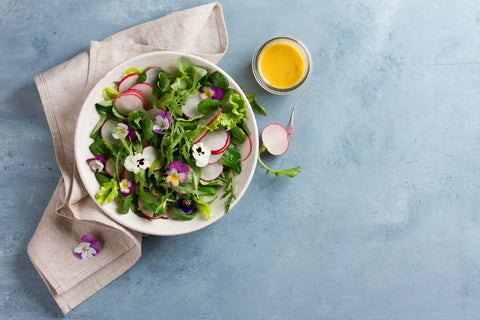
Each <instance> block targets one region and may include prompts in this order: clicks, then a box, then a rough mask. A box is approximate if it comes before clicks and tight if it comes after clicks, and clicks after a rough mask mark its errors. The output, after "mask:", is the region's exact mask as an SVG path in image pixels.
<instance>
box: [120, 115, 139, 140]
mask: <svg viewBox="0 0 480 320" xmlns="http://www.w3.org/2000/svg"><path fill="white" fill-rule="evenodd" d="M123 123H124V124H126V125H127V127H128V134H127V138H129V139H130V140H131V141H134V140H135V139H136V138H137V135H136V134H135V130H133V129H132V127H130V124H128V119H123Z"/></svg>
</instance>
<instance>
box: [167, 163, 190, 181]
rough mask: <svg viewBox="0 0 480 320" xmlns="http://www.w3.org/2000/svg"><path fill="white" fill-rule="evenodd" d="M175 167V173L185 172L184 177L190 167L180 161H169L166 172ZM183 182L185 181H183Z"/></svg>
mask: <svg viewBox="0 0 480 320" xmlns="http://www.w3.org/2000/svg"><path fill="white" fill-rule="evenodd" d="M173 169H175V170H176V171H177V173H184V174H185V177H186V175H188V173H189V172H190V168H189V167H188V166H187V165H185V164H183V163H182V162H181V161H173V162H171V163H170V164H169V165H168V171H167V174H168V173H169V171H171V170H173ZM183 182H185V181H183Z"/></svg>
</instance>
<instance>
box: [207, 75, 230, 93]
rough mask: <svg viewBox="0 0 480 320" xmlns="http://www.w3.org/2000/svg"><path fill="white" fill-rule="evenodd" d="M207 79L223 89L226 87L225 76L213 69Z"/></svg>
mask: <svg viewBox="0 0 480 320" xmlns="http://www.w3.org/2000/svg"><path fill="white" fill-rule="evenodd" d="M208 81H209V82H210V83H211V84H212V85H213V86H214V87H219V88H220V89H222V90H225V89H227V88H228V80H227V78H225V76H224V75H223V74H222V73H220V72H218V71H215V72H214V73H212V74H211V75H210V77H208Z"/></svg>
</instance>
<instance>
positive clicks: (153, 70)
mask: <svg viewBox="0 0 480 320" xmlns="http://www.w3.org/2000/svg"><path fill="white" fill-rule="evenodd" d="M159 72H160V68H157V67H150V68H148V69H147V70H145V73H146V74H147V79H146V80H145V82H146V83H149V84H151V85H152V86H154V85H155V84H156V83H157V81H158V73H159Z"/></svg>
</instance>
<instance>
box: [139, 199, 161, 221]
mask: <svg viewBox="0 0 480 320" xmlns="http://www.w3.org/2000/svg"><path fill="white" fill-rule="evenodd" d="M137 205H138V210H140V212H141V213H142V214H143V215H144V216H145V217H147V218H149V219H153V220H156V219H160V218H162V217H164V215H160V216H158V217H155V218H154V217H153V210H150V209H142V203H141V201H140V198H139V199H138V200H137Z"/></svg>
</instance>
